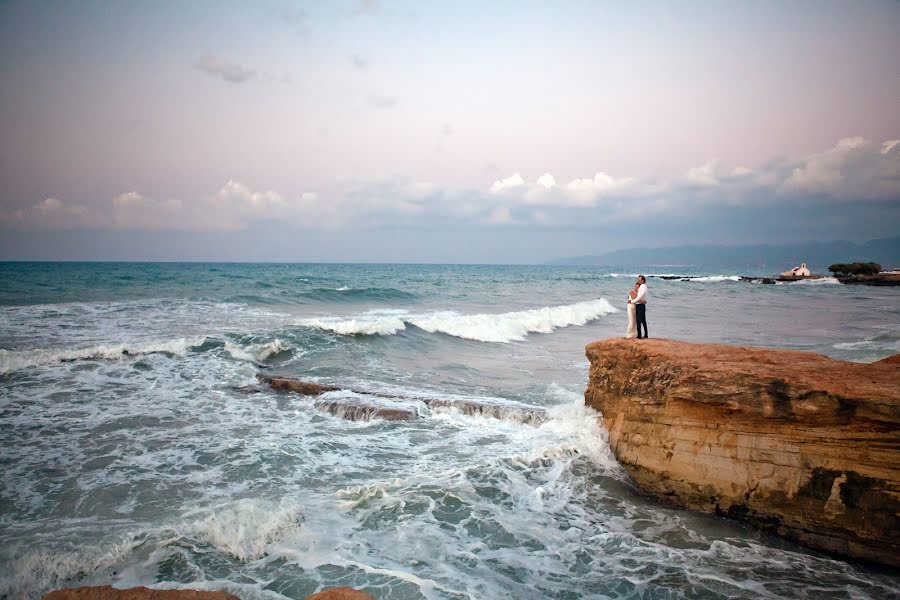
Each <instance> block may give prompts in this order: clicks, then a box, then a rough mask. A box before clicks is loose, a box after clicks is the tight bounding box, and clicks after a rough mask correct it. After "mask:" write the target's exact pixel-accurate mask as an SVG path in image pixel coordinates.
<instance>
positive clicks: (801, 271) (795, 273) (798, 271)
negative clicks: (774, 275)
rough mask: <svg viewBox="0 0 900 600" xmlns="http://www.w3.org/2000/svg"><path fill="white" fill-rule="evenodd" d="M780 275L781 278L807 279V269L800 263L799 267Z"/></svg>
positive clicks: (804, 264)
mask: <svg viewBox="0 0 900 600" xmlns="http://www.w3.org/2000/svg"><path fill="white" fill-rule="evenodd" d="M781 275H782V277H809V269H808V268H807V267H806V263H800V266H799V267H794V268H793V269H791V270H790V271H785V272H784V273H782V274H781Z"/></svg>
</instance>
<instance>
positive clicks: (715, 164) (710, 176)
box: [682, 160, 719, 190]
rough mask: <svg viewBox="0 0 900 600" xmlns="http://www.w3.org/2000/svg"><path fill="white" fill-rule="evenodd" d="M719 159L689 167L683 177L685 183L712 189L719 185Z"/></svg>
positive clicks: (694, 187) (692, 186) (693, 186)
mask: <svg viewBox="0 0 900 600" xmlns="http://www.w3.org/2000/svg"><path fill="white" fill-rule="evenodd" d="M718 170H719V161H718V160H711V161H709V162H707V163H706V164H703V165H700V166H699V167H693V168H691V169H688V170H687V172H686V173H685V174H684V177H683V178H682V181H683V184H684V185H685V186H686V187H688V188H693V189H701V190H702V189H710V188H717V187H719V177H718V175H717V172H718Z"/></svg>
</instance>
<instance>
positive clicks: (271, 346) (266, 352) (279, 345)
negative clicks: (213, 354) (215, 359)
mask: <svg viewBox="0 0 900 600" xmlns="http://www.w3.org/2000/svg"><path fill="white" fill-rule="evenodd" d="M292 349H293V346H291V345H290V344H289V343H287V342H285V341H282V340H281V339H279V338H275V339H274V340H272V341H271V342H267V343H265V344H250V345H249V346H239V345H237V344H232V343H231V342H225V350H226V351H227V352H228V354H230V355H231V357H232V358H235V359H237V360H248V361H250V362H257V361H261V360H266V359H267V358H269V357H270V356H275V355H276V354H278V353H280V352H284V351H286V350H292Z"/></svg>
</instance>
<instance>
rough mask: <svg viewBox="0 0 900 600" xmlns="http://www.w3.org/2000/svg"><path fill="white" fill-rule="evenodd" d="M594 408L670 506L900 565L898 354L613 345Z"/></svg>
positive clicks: (590, 352) (639, 474) (589, 397)
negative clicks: (852, 357) (849, 357)
mask: <svg viewBox="0 0 900 600" xmlns="http://www.w3.org/2000/svg"><path fill="white" fill-rule="evenodd" d="M586 353H587V357H588V359H589V360H590V362H591V368H590V375H589V382H588V388H587V390H586V391H585V402H586V403H587V404H588V405H589V406H592V407H593V408H595V409H597V410H599V411H601V412H602V414H603V419H604V425H605V427H606V429H607V430H608V431H609V441H610V445H611V446H612V449H613V451H614V452H615V454H616V457H617V458H618V459H619V461H620V462H621V463H622V464H623V466H624V467H625V468H626V469H627V470H628V472H629V473H630V475H631V476H632V478H633V479H634V481H635V482H636V483H637V485H638V486H640V487H641V488H642V489H644V490H646V491H647V492H650V493H652V494H654V495H656V496H657V497H659V498H661V499H662V500H664V501H668V502H672V503H675V504H679V505H681V506H685V507H688V508H692V509H697V510H702V511H706V512H711V513H715V514H718V515H722V516H727V517H731V518H734V519H738V520H741V521H745V522H747V523H750V524H753V525H756V526H759V527H762V528H764V529H767V530H770V531H773V532H776V533H778V534H780V535H782V536H784V537H786V538H788V539H791V540H794V541H797V542H800V543H803V544H806V545H808V546H811V547H813V548H818V549H821V550H826V551H828V552H832V553H836V554H840V555H843V556H848V557H854V558H861V559H866V560H870V561H874V562H878V563H883V564H887V565H892V566H900V518H898V514H900V359H898V357H897V356H894V357H891V358H889V359H885V360H882V361H878V362H877V363H873V364H869V365H866V364H856V363H848V362H843V361H839V360H834V359H832V358H828V357H826V356H822V355H819V354H813V353H809V352H796V351H789V350H767V349H753V348H739V347H733V346H725V345H718V344H689V343H685V342H676V341H671V340H656V339H653V340H641V341H637V340H619V339H614V340H605V341H601V342H595V343H593V344H590V345H588V346H587V348H586Z"/></svg>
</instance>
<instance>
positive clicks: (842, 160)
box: [0, 138, 900, 231]
mask: <svg viewBox="0 0 900 600" xmlns="http://www.w3.org/2000/svg"><path fill="white" fill-rule="evenodd" d="M859 202H866V203H868V204H870V205H873V203H882V204H885V203H895V204H896V205H898V206H900V142H898V141H897V140H888V141H885V142H873V141H869V140H866V139H864V138H847V139H845V140H841V141H839V142H838V143H837V144H835V145H834V146H833V147H832V148H829V149H826V150H824V151H822V152H819V153H815V154H812V155H810V156H807V157H805V158H802V159H799V160H787V159H778V160H774V161H770V162H769V163H766V164H764V165H762V166H759V167H757V168H755V169H751V168H748V167H744V166H739V167H726V166H725V165H723V164H722V163H721V161H718V160H712V161H708V162H707V163H705V164H703V165H700V166H698V167H694V168H692V169H688V170H687V171H685V172H684V173H683V174H682V175H679V176H676V177H674V178H673V179H671V180H670V181H665V180H661V181H657V180H649V179H642V178H638V177H628V176H625V177H622V176H615V175H611V174H609V173H606V172H604V171H597V172H596V173H595V174H594V175H593V176H590V177H580V178H575V179H571V180H569V181H567V182H566V181H560V180H559V179H558V178H557V177H556V176H554V175H553V174H552V173H549V172H544V173H541V174H540V175H539V176H537V177H536V178H535V179H529V178H526V177H524V176H523V175H522V173H521V172H515V173H513V174H512V175H510V176H508V177H505V178H501V179H495V180H494V181H493V182H492V183H491V184H490V185H489V186H488V187H487V188H486V189H485V188H481V189H472V188H458V187H449V186H444V185H439V184H437V183H434V182H429V181H423V180H417V179H412V178H408V177H402V176H391V177H376V178H368V179H349V178H345V179H340V180H337V181H334V182H333V183H332V184H331V185H330V186H329V187H328V188H327V189H326V190H324V191H319V190H299V191H297V192H296V193H293V194H286V193H283V192H282V191H277V190H274V189H266V188H261V189H260V188H254V187H251V186H250V185H248V184H246V183H245V182H243V181H240V180H238V179H231V180H228V181H226V182H225V183H224V184H223V185H222V186H221V187H219V188H218V189H217V190H214V191H212V192H211V193H210V194H208V195H206V196H202V197H199V198H191V199H183V200H179V199H174V198H170V199H168V200H156V199H155V198H152V197H149V196H146V195H144V194H142V193H140V192H139V191H137V190H132V191H126V192H124V193H121V194H119V195H117V196H115V197H114V198H112V199H110V200H107V201H106V202H105V203H104V204H100V205H93V206H86V205H82V204H75V203H67V202H64V201H62V200H59V199H57V198H55V197H47V198H44V199H43V200H41V201H39V202H37V203H35V204H33V205H30V206H26V207H22V208H16V209H6V210H4V209H0V222H2V224H3V226H4V227H6V228H21V229H34V228H46V229H73V228H78V227H82V228H94V229H113V230H141V231H161V230H176V231H227V230H244V229H247V228H249V227H252V226H253V225H254V224H258V223H264V222H265V223H269V222H278V223H283V224H285V225H289V226H295V227H299V228H306V229H318V230H321V229H331V230H338V229H347V230H359V229H376V228H381V227H389V226H390V227H393V226H408V227H429V228H435V227H450V226H453V227H461V228H464V227H478V226H485V225H491V226H495V225H502V226H505V227H562V228H565V227H568V228H581V229H583V228H586V227H602V226H610V225H612V224H618V225H621V226H624V227H630V226H631V225H632V224H634V223H639V222H640V223H643V222H645V221H646V220H647V219H651V218H652V219H654V220H660V219H661V220H663V221H670V220H671V221H672V222H676V221H678V220H679V219H681V220H682V222H690V223H694V221H696V222H699V223H707V222H711V221H710V220H711V219H712V218H713V217H712V215H718V217H716V218H719V219H720V221H719V225H717V226H721V223H726V224H727V223H729V221H730V220H735V219H738V220H742V219H747V218H751V217H753V218H756V217H759V218H762V215H767V214H768V215H775V214H783V213H785V211H788V212H789V211H791V210H793V211H794V212H795V213H796V212H797V211H799V210H800V208H799V207H805V208H804V210H809V207H816V208H817V209H818V208H821V209H822V210H823V211H826V210H829V209H828V208H827V207H828V206H831V205H835V206H837V205H841V206H843V207H844V208H842V209H841V210H844V211H845V212H847V211H849V210H852V207H854V206H856V203H859ZM886 205H888V206H891V204H886ZM847 207H851V208H847ZM873 210H874V209H873ZM735 211H742V212H740V216H739V217H738V216H736V214H737V213H735ZM823 214H827V213H823ZM835 214H836V213H835ZM754 215H755V217H754ZM767 218H768V217H767Z"/></svg>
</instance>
